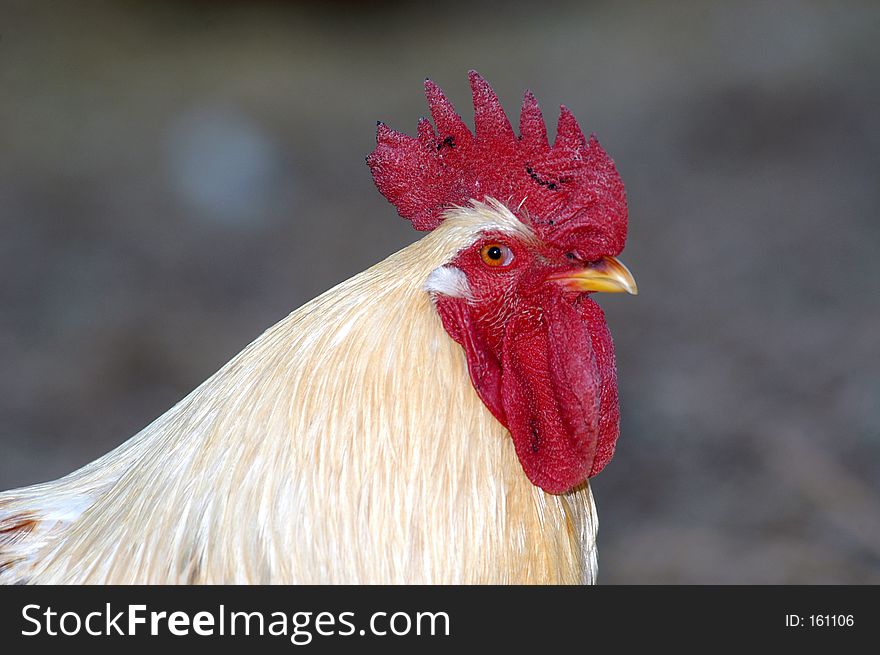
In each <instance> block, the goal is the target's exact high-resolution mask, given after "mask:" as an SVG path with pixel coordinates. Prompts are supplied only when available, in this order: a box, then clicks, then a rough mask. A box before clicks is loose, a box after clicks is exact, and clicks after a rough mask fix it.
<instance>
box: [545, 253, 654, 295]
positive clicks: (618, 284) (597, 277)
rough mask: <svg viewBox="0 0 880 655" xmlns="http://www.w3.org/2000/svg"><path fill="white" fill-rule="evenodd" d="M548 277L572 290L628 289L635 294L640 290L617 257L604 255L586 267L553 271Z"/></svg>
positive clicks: (614, 291)
mask: <svg viewBox="0 0 880 655" xmlns="http://www.w3.org/2000/svg"><path fill="white" fill-rule="evenodd" d="M547 279H549V280H553V281H555V282H559V283H560V284H562V285H563V286H564V287H565V288H566V289H569V290H570V291H581V292H583V291H605V292H610V293H620V292H622V291H626V292H627V293H629V294H632V295H633V296H634V295H636V294H637V293H638V292H639V289H638V287H637V286H636V281H635V278H633V276H632V273H630V272H629V269H628V268H627V267H626V266H624V265H623V262H621V261H620V260H619V259H617V258H616V257H603V258H602V259H599V260H597V261H595V262H592V263H590V264H587V266H586V267H585V268H576V269H568V270H565V271H560V272H559V273H553V274H552V275H550V276H549V277H548V278H547Z"/></svg>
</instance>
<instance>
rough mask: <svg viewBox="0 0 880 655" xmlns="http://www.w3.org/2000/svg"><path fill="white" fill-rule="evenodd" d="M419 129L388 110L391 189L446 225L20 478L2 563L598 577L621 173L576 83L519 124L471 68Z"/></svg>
mask: <svg viewBox="0 0 880 655" xmlns="http://www.w3.org/2000/svg"><path fill="white" fill-rule="evenodd" d="M470 83H471V88H472V92H473V103H474V110H475V130H474V132H473V133H472V132H471V131H470V130H469V129H468V128H467V127H466V125H465V124H464V122H463V121H462V119H461V118H460V116H459V115H458V114H456V112H455V110H454V108H453V107H452V105H451V104H450V102H449V101H448V99H447V98H446V97H445V96H444V94H443V92H442V91H441V90H440V89H439V88H438V87H437V86H436V85H435V84H434V83H432V82H431V81H427V82H426V83H425V90H426V95H427V99H428V104H429V106H430V112H431V116H432V118H433V121H434V125H433V126H432V125H431V123H429V122H428V121H427V120H426V119H422V120H421V121H420V122H419V124H418V136H417V137H416V138H412V137H408V136H405V135H403V134H401V133H398V132H395V131H393V130H391V129H390V128H388V127H386V126H385V125H384V124H382V123H379V125H378V134H377V145H376V148H375V150H374V151H373V152H372V154H370V156H369V157H368V158H367V163H368V165H369V167H370V169H371V171H372V175H373V178H374V180H375V182H376V185H377V187H378V189H379V191H380V192H381V193H382V194H383V195H384V196H385V197H386V198H387V199H388V200H389V201H390V202H391V203H392V204H393V205H394V206H395V207H396V208H397V210H398V213H399V214H400V215H401V216H402V217H404V218H406V219H408V220H410V221H411V222H412V224H413V226H414V227H415V228H416V229H418V230H424V231H427V232H428V234H427V235H426V236H424V237H423V238H422V239H421V240H419V241H417V242H416V243H414V244H412V245H411V246H408V247H406V248H404V249H403V250H401V251H399V252H397V253H396V254H393V255H391V256H390V257H388V258H387V259H385V260H384V261H382V262H381V263H379V264H376V265H375V266H373V267H372V268H369V269H368V270H366V271H364V272H363V273H360V274H358V275H355V276H354V277H352V278H350V279H348V280H346V281H345V282H342V283H341V284H339V285H338V286H336V287H334V288H332V289H330V290H329V291H327V292H325V293H324V294H322V295H320V296H319V297H317V298H315V299H314V300H312V301H310V302H308V303H307V304H305V305H304V306H302V307H300V308H299V309H298V310H296V311H294V312H293V313H291V314H290V315H289V316H288V317H287V318H285V319H283V320H282V321H281V322H279V323H277V324H276V325H275V326H273V327H271V328H269V329H268V330H267V331H266V332H265V333H264V334H263V335H261V336H260V337H259V338H257V340H256V341H254V342H253V343H251V344H250V345H249V346H248V347H247V348H245V349H244V350H243V351H242V352H241V353H239V354H238V355H237V356H235V357H234V358H233V359H232V360H231V361H230V362H228V363H227V364H226V365H225V366H223V367H222V368H221V369H220V370H219V371H218V372H217V373H215V374H214V375H213V376H211V377H210V378H209V379H208V380H207V381H205V382H204V383H203V384H201V385H200V386H199V387H198V388H196V389H195V390H194V391H193V392H192V393H190V394H189V395H188V396H187V397H185V398H184V399H183V400H182V401H180V402H179V403H178V404H177V405H176V406H174V407H173V408H171V409H170V410H168V411H167V412H166V413H165V414H163V415H162V416H160V417H159V418H158V419H156V420H155V421H154V422H153V423H151V424H150V425H149V426H147V427H146V428H144V429H143V430H142V431H141V432H140V433H138V434H136V435H135V436H134V437H132V438H131V439H129V440H128V441H126V442H125V443H123V444H122V445H121V446H119V447H118V448H116V449H115V450H113V451H111V452H110V453H108V454H106V455H104V456H103V457H101V458H100V459H98V460H96V461H94V462H92V463H91V464H88V465H86V466H84V467H83V468H81V469H79V470H77V471H75V472H73V473H71V474H69V475H68V476H66V477H64V478H61V479H59V480H55V481H52V482H47V483H44V484H38V485H34V486H31V487H26V488H22V489H17V490H12V491H8V492H5V493H2V494H0V582H3V583H62V584H64V583H136V584H140V583H331V584H333V583H501V584H507V583H569V584H570V583H590V582H593V581H594V580H595V576H596V540H595V538H596V528H597V521H596V513H595V508H594V505H593V498H592V495H591V492H590V487H589V482H588V478H590V477H591V476H593V475H595V474H596V473H598V472H599V471H600V470H601V469H602V468H603V467H604V466H605V464H606V463H607V462H608V461H609V459H611V456H612V454H613V452H614V446H615V441H616V439H617V437H618V432H619V409H618V398H617V383H616V371H615V363H614V350H613V346H612V341H611V336H610V334H609V331H608V327H607V326H606V323H605V318H604V315H603V313H602V310H601V309H600V308H599V306H598V305H597V304H596V303H595V301H594V300H593V299H592V298H591V297H590V294H591V293H592V292H596V291H611V292H617V291H626V292H629V293H633V294H634V293H636V285H635V282H634V280H633V278H632V276H631V275H630V273H629V272H628V271H627V269H626V268H625V267H624V266H623V264H621V263H620V261H618V260H617V259H616V256H617V255H618V254H619V253H620V252H621V250H622V249H623V246H624V241H625V239H626V224H627V208H626V199H625V194H624V188H623V184H622V182H621V180H620V177H619V176H618V173H617V171H616V169H615V167H614V164H613V162H612V161H611V159H610V158H609V157H608V155H607V154H606V153H605V152H604V150H603V149H602V148H601V147H600V146H599V144H598V142H597V141H596V139H595V137H591V138H590V139H589V140H587V139H586V138H585V137H584V135H583V134H582V132H581V130H580V128H579V127H578V124H577V122H576V121H575V119H574V117H573V115H572V114H571V112H570V111H569V110H568V109H566V108H565V107H564V106H563V107H561V113H560V117H559V122H558V129H557V136H556V139H555V142H554V143H553V145H552V146H551V145H550V144H549V143H548V140H547V131H546V127H545V123H544V119H543V117H542V115H541V111H540V109H539V107H538V104H537V102H536V100H535V98H534V96H533V95H532V94H531V93H530V92H526V94H525V97H524V100H523V104H522V111H521V116H520V135H519V136H516V135H515V133H514V131H513V128H512V126H511V124H510V122H509V120H508V118H507V116H506V115H505V113H504V111H503V109H502V107H501V105H500V103H499V100H498V98H497V96H496V95H495V93H494V92H493V91H492V89H491V88H490V87H489V85H488V84H487V82H486V81H485V80H484V79H483V78H482V77H480V76H479V75H478V74H477V73H475V72H471V73H470Z"/></svg>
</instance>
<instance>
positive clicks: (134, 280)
mask: <svg viewBox="0 0 880 655" xmlns="http://www.w3.org/2000/svg"><path fill="white" fill-rule="evenodd" d="M878 42H880V5H878V4H877V3H872V2H861V3H859V2H828V3H815V2H772V3H770V2H737V3H709V2H692V3H687V2H685V3H649V2H633V3H610V2H607V3H567V4H566V3H525V2H522V3H508V4H505V5H503V6H501V5H496V6H494V7H493V6H492V5H484V4H479V3H476V2H468V3H457V2H447V3H442V4H441V3H432V4H418V3H417V4H411V3H403V2H386V3H375V4H372V5H371V4H368V3H355V2H351V3H344V2H325V3H321V4H320V5H316V6H314V7H311V6H308V5H303V4H296V3H283V2H177V3H165V2H157V3H155V2H154V3H147V2H115V3H112V4H109V3H107V4H105V3H100V2H89V3H84V2H83V3H62V2H46V1H42V2H37V1H30V2H27V1H14V2H10V1H3V2H0V362H2V366H0V455H2V456H0V488H9V487H14V486H20V485H25V484H30V483H34V482H37V481H42V480H46V479H50V478H54V477H57V476H60V475H63V474H65V473H67V472H69V471H70V470H72V469H74V468H76V467H78V466H80V465H82V464H84V463H86V462H88V461H90V460H92V459H94V458H95V457H97V456H98V455H100V454H102V453H104V452H106V451H107V450H109V449H110V448H112V447H114V446H115V445H117V444H119V443H121V442H122V441H123V440H124V439H126V438H127V437H128V436H130V435H131V434H133V433H134V432H136V431H137V430H139V429H140V428H141V427H143V426H144V425H146V424H147V423H149V422H150V421H151V420H152V419H153V418H155V417H156V416H158V415H159V414H161V413H162V412H163V411H164V410H165V409H167V408H168V407H170V406H171V405H172V404H173V403H174V402H176V401H177V400H178V399H180V398H181V397H182V396H183V395H185V394H186V393H188V392H189V391H190V390H191V389H192V388H194V387H195V386H196V385H197V384H198V383H199V382H201V381H202V380H203V379H204V378H206V377H207V376H209V375H210V374H211V373H213V372H214V371H215V370H216V369H217V368H218V367H219V366H220V365H222V364H223V363H224V362H225V361H227V360H228V359H229V358H230V357H231V356H232V355H234V354H235V353H236V352H238V351H239V350H240V349H241V348H242V347H243V346H244V345H246V344H247V343H248V342H249V341H251V340H252V339H253V338H254V337H256V336H257V335H258V334H259V333H260V332H261V331H262V330H263V329H265V328H266V327H268V326H269V325H271V324H272V323H274V322H275V321H277V320H279V319H280V318H282V317H283V316H285V315H286V314H287V313H288V312H289V311H290V310H291V309H293V308H295V307H297V306H299V305H300V304H302V303H303V302H305V301H307V300H308V299H310V298H311V297H313V296H314V295H316V294H317V293H319V292H320V291H322V290H324V289H327V288H328V287H330V286H331V285H333V284H335V283H336V282H339V281H341V280H343V279H345V278H346V277H348V276H350V275H352V274H354V273H356V272H358V271H360V270H362V269H364V268H366V267H367V266H369V265H370V264H372V263H374V262H376V261H379V260H380V259H382V258H384V257H385V256H387V255H388V254H390V253H391V252H393V251H395V250H397V249H399V248H400V247H402V246H404V245H406V244H408V243H410V242H412V241H413V240H415V239H416V238H417V237H418V234H417V233H416V232H414V231H412V230H411V229H410V227H409V225H408V224H407V223H406V222H405V221H403V220H401V219H400V218H398V217H397V215H396V213H395V211H394V210H393V208H392V207H391V206H390V205H388V204H387V203H386V202H385V200H384V199H383V198H382V197H381V196H380V195H379V194H378V193H377V192H376V191H375V189H374V188H373V185H372V182H371V179H370V176H369V173H368V171H367V168H366V166H365V165H364V161H363V158H364V156H365V155H366V154H367V153H368V152H369V151H370V150H371V148H372V146H373V143H374V134H375V121H376V120H377V119H382V120H384V121H386V122H388V123H389V124H390V125H392V126H393V127H396V128H398V129H400V130H403V131H406V132H408V133H410V134H413V133H414V132H415V125H416V119H417V118H418V117H419V116H421V115H424V114H425V113H426V108H425V104H424V98H423V96H422V91H421V84H422V80H423V78H424V77H426V76H430V77H431V78H432V79H434V80H435V81H437V82H438V83H439V84H440V85H441V86H442V87H443V88H444V89H445V90H446V91H447V93H448V94H449V96H450V97H451V98H452V100H453V102H455V104H456V106H457V107H458V109H459V111H460V112H461V113H462V114H463V115H464V117H465V119H466V120H467V121H470V120H471V115H472V114H471V109H470V99H469V89H468V86H467V80H466V72H467V70H468V69H469V68H476V69H477V70H479V71H480V72H481V73H482V74H483V75H484V76H485V77H486V78H487V79H488V80H489V81H490V83H491V84H492V85H493V86H494V87H495V89H496V91H497V92H498V94H499V96H500V97H501V99H502V102H503V103H504V105H505V107H506V108H507V109H508V113H509V114H511V115H512V116H514V117H515V116H516V114H517V112H518V105H519V101H520V98H521V94H522V91H523V90H524V89H525V88H527V87H528V88H531V89H532V90H533V91H534V92H535V94H536V95H537V97H538V99H539V101H540V102H541V103H542V106H543V107H544V110H545V114H546V115H547V116H548V120H549V121H550V122H551V126H550V130H551V134H552V132H553V127H554V124H555V116H556V107H557V106H558V104H559V103H561V102H564V103H565V104H567V105H568V106H569V107H570V108H571V109H572V110H573V111H574V113H575V115H576V116H577V117H578V119H579V120H580V122H581V124H582V125H583V126H584V128H585V130H589V131H595V132H596V133H597V134H598V135H599V138H600V140H601V142H602V143H603V145H604V146H605V147H606V149H607V150H608V151H609V152H610V153H611V155H612V156H613V157H614V159H615V160H616V162H617V165H618V168H619V170H620V172H621V174H622V176H623V178H624V181H625V182H626V185H627V189H628V196H629V203H630V217H631V218H630V239H629V244H628V246H627V249H626V252H625V253H624V261H626V263H627V264H629V266H630V267H631V269H632V270H633V271H634V273H635V275H636V277H637V279H638V282H639V288H640V291H641V293H640V295H639V296H638V297H636V298H630V297H626V298H620V297H607V296H606V297H601V298H600V302H601V303H602V305H603V306H604V307H605V309H606V312H607V315H608V321H609V323H610V325H611V328H612V331H613V334H614V337H615V341H616V344H617V352H618V358H619V375H620V390H621V402H622V407H623V417H622V426H623V434H622V437H621V439H620V441H619V445H618V451H617V455H616V457H615V459H614V461H613V462H612V463H611V465H610V466H609V467H608V468H607V469H606V470H605V471H604V472H603V473H602V474H601V475H600V476H599V477H598V478H596V479H595V480H594V491H595V494H596V497H597V501H598V504H599V511H600V517H601V530H600V558H601V578H600V579H601V581H602V582H606V583H612V582H614V583H629V582H647V583H655V582H666V583H710V582H733V583H738V582H753V583H807V582H816V583H865V582H873V583H878V582H880V495H878V484H877V481H878V479H880V402H878V400H880V344H878V341H880V339H878V335H880V303H878V293H880V257H878V255H880V248H878V246H880V238H878V237H880V223H878V204H880V191H878V178H880V176H878V173H880V156H878V155H880V131H878V122H880V121H878V113H880V112H878V109H880V103H878V100H880V47H878V45H877V44H878Z"/></svg>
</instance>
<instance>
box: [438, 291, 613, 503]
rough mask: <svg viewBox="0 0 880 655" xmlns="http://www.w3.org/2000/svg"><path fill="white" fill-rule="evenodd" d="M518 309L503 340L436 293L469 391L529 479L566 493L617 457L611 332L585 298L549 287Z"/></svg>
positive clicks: (461, 305) (459, 303)
mask: <svg viewBox="0 0 880 655" xmlns="http://www.w3.org/2000/svg"><path fill="white" fill-rule="evenodd" d="M519 305H520V306H519V307H518V308H517V311H516V313H515V314H514V315H513V316H511V318H510V319H509V320H508V321H507V324H506V326H505V328H504V334H503V337H502V338H501V340H500V343H499V340H498V339H492V338H488V335H485V334H483V333H482V330H481V328H480V327H479V325H478V323H477V321H475V320H474V318H473V316H472V315H471V311H472V307H471V306H469V305H468V303H467V302H466V301H464V300H462V299H457V298H448V297H438V298H437V309H438V311H439V313H440V317H441V320H442V321H443V325H444V327H445V329H446V331H447V332H448V333H449V335H450V336H451V337H452V338H453V339H455V341H457V342H458V343H459V344H461V345H462V346H463V347H464V349H465V353H466V356H467V361H468V370H469V373H470V376H471V381H472V383H473V385H474V388H475V389H476V391H477V393H478V395H479V396H480V398H481V399H482V400H483V402H484V403H485V404H486V406H487V407H488V408H489V409H490V411H492V413H493V415H494V416H495V417H496V418H497V419H498V420H499V421H500V422H501V423H502V424H503V425H504V426H505V427H506V428H507V429H508V430H510V433H511V435H512V437H513V442H514V447H515V449H516V453H517V456H518V457H519V460H520V463H521V464H522V467H523V470H524V471H525V474H526V476H527V477H528V478H529V480H531V481H532V482H533V483H534V484H535V485H537V486H539V487H541V488H542V489H543V490H544V491H547V492H548V493H555V494H559V493H565V492H567V491H569V490H571V489H572V488H574V487H577V486H578V485H580V484H582V483H583V482H584V481H585V480H586V479H587V478H588V477H590V476H592V475H595V474H596V473H598V472H599V471H600V470H601V469H602V468H603V467H604V466H605V464H607V463H608V461H609V460H610V459H611V456H612V455H613V453H614V444H615V442H616V440H617V436H618V432H619V416H620V413H619V408H618V404H617V380H616V373H615V369H614V350H613V345H612V342H611V336H610V333H609V332H608V328H607V325H606V324H605V317H604V314H603V313H602V310H601V308H599V306H598V305H597V304H596V303H595V302H594V301H593V300H591V299H590V298H588V297H586V296H580V297H577V298H575V297H571V296H565V295H563V294H562V293H560V292H559V290H558V289H557V288H555V287H552V286H547V287H546V288H545V289H543V290H541V291H540V292H539V293H537V294H534V295H530V296H529V297H528V299H523V300H521V301H520V303H519ZM491 343H499V345H498V346H496V347H494V348H493V347H491V346H490V345H489V344H491Z"/></svg>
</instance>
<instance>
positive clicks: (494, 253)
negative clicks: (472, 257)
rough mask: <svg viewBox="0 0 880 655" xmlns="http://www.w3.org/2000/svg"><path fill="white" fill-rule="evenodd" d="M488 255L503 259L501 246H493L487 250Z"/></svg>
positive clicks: (491, 257) (492, 257) (490, 257)
mask: <svg viewBox="0 0 880 655" xmlns="http://www.w3.org/2000/svg"><path fill="white" fill-rule="evenodd" d="M486 255H488V257H489V259H501V248H499V247H498V246H492V247H491V248H489V250H488V251H487V252H486Z"/></svg>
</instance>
